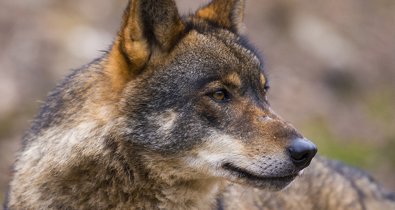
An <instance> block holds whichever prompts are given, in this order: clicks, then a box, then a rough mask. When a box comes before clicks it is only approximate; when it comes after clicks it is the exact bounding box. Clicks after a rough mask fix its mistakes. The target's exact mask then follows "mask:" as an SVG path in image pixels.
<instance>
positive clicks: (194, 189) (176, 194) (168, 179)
mask: <svg viewBox="0 0 395 210" xmlns="http://www.w3.org/2000/svg"><path fill="white" fill-rule="evenodd" d="M125 147H127V146H125ZM125 147H124V148H125ZM126 150H127V151H128V152H129V153H128V154H129V157H127V156H124V157H123V158H119V159H116V158H115V159H114V157H116V156H113V157H108V158H109V159H110V160H111V159H112V160H113V161H114V163H113V164H112V165H113V166H114V169H116V171H117V173H116V175H114V174H113V175H112V176H113V177H114V182H116V183H119V185H118V184H117V185H118V186H115V187H117V188H115V189H112V190H111V189H109V190H110V191H113V190H115V191H117V190H119V191H120V192H117V193H123V194H126V195H127V198H126V199H127V202H126V203H127V204H126V206H128V207H132V208H133V207H137V208H136V209H174V210H177V209H214V208H215V205H216V199H217V197H218V194H219V193H220V192H221V190H222V188H223V186H224V181H222V180H221V179H214V178H210V179H197V178H190V179H180V178H177V176H178V175H179V174H180V173H182V172H180V171H176V169H172V168H173V167H170V166H168V164H166V163H163V162H161V163H158V162H150V161H149V160H147V159H146V158H142V157H141V156H140V155H139V154H138V153H139V152H136V151H133V150H134V149H132V148H130V147H129V148H127V149H126ZM121 153H122V154H127V153H126V151H123V152H121ZM121 156H122V155H121ZM130 156H132V157H130ZM164 162H165V161H164ZM147 166H150V167H148V168H147ZM112 171H113V170H110V171H107V173H109V175H108V176H111V173H112ZM108 176H107V177H108ZM112 187H114V186H112ZM115 194H116V193H115ZM115 196H116V195H115Z"/></svg>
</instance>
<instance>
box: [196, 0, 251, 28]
mask: <svg viewBox="0 0 395 210" xmlns="http://www.w3.org/2000/svg"><path fill="white" fill-rule="evenodd" d="M244 7H245V0H213V1H212V2H211V3H209V4H208V5H206V6H204V7H202V8H200V9H199V10H198V11H197V12H196V16H197V17H199V18H202V19H205V20H207V21H209V22H212V23H215V24H217V25H218V26H221V27H223V28H226V29H228V30H231V31H233V32H235V33H239V32H240V31H241V30H242V27H243V19H244Z"/></svg>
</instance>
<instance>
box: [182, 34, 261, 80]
mask: <svg viewBox="0 0 395 210" xmlns="http://www.w3.org/2000/svg"><path fill="white" fill-rule="evenodd" d="M175 51H176V54H177V55H176V56H177V57H176V60H178V61H186V62H187V64H188V65H189V66H195V68H194V69H195V70H196V71H197V70H199V69H200V70H201V71H202V73H204V74H207V75H213V74H217V76H224V75H227V74H235V73H237V74H238V75H239V76H254V77H257V76H258V77H259V75H260V74H261V73H263V62H262V59H260V57H259V55H258V53H256V51H255V50H254V49H253V48H252V47H251V46H250V45H249V44H248V41H247V40H246V39H245V38H243V37H240V36H237V35H235V34H233V33H231V32H229V31H227V30H222V29H217V30H213V31H203V32H202V31H198V30H191V31H190V32H189V33H188V34H187V35H186V36H185V37H184V38H183V39H182V40H181V41H180V43H179V45H178V46H177V48H176V50H175ZM195 73H196V72H195Z"/></svg>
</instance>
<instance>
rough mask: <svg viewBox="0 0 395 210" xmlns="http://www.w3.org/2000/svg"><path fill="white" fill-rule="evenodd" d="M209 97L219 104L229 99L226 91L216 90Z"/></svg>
mask: <svg viewBox="0 0 395 210" xmlns="http://www.w3.org/2000/svg"><path fill="white" fill-rule="evenodd" d="M210 95H211V97H212V98H213V99H214V100H216V101H219V102H224V101H226V100H228V99H229V97H228V93H227V92H226V90H217V91H215V92H212V93H211V94H210Z"/></svg>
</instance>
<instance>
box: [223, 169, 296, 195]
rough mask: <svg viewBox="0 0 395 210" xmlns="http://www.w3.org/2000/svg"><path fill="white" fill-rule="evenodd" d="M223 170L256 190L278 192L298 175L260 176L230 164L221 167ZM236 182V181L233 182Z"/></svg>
mask: <svg viewBox="0 0 395 210" xmlns="http://www.w3.org/2000/svg"><path fill="white" fill-rule="evenodd" d="M222 167H223V169H225V170H226V171H228V172H230V173H231V175H232V176H233V177H234V178H236V179H241V180H243V181H242V182H246V183H247V184H250V185H253V186H254V187H258V188H268V189H272V190H280V189H282V188H284V187H286V186H287V185H288V184H289V183H291V182H292V181H293V180H294V179H295V178H296V177H297V176H298V174H299V173H295V174H285V175H284V176H261V175H257V174H255V173H254V172H250V171H247V170H245V169H243V168H240V167H237V166H235V165H233V164H231V163H225V164H224V165H222ZM234 181H236V182H238V181H237V180H234Z"/></svg>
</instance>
